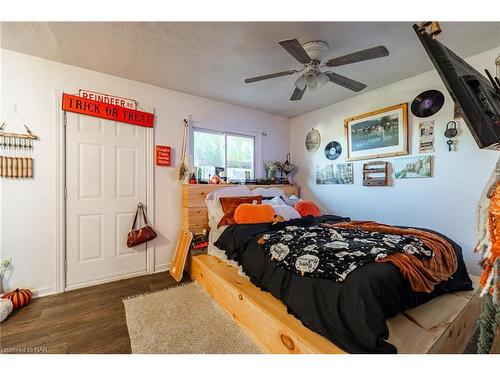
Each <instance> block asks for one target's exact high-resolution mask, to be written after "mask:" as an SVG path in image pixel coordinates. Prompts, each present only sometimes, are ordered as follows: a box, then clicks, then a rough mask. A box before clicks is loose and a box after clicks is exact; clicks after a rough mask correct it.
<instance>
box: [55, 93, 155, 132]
mask: <svg viewBox="0 0 500 375" xmlns="http://www.w3.org/2000/svg"><path fill="white" fill-rule="evenodd" d="M62 109H63V111H68V112H75V113H79V114H82V115H87V116H93V117H99V118H103V119H106V120H111V121H118V122H124V123H127V124H131V125H136V126H143V127H146V128H152V127H153V126H154V122H155V116H154V114H153V113H148V112H143V111H137V110H134V109H129V108H126V107H122V106H119V105H114V104H108V103H104V102H99V101H96V100H90V99H87V98H84V97H80V96H76V95H69V94H66V93H65V94H63V98H62Z"/></svg>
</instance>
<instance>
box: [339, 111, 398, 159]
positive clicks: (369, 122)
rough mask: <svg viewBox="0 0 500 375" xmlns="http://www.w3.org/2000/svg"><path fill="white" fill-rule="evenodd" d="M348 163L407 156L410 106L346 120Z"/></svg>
mask: <svg viewBox="0 0 500 375" xmlns="http://www.w3.org/2000/svg"><path fill="white" fill-rule="evenodd" d="M344 131H345V137H346V143H347V160H363V159H374V158H386V157H391V156H400V155H408V104H407V103H401V104H398V105H394V106H392V107H387V108H382V109H379V110H378V111H373V112H369V113H365V114H362V115H359V116H355V117H351V118H348V119H345V120H344Z"/></svg>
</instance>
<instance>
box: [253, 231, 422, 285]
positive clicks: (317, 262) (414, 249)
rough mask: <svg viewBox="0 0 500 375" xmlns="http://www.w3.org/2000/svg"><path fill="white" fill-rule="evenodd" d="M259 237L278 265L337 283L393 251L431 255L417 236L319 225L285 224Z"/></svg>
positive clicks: (419, 255) (418, 255) (420, 256)
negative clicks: (333, 280) (357, 269)
mask: <svg viewBox="0 0 500 375" xmlns="http://www.w3.org/2000/svg"><path fill="white" fill-rule="evenodd" d="M262 240H263V241H265V245H264V249H265V250H266V251H267V252H269V254H270V256H271V259H272V260H273V261H274V262H275V263H277V264H278V265H279V266H281V267H283V268H285V269H287V270H290V271H292V272H296V273H299V274H300V275H301V276H309V277H322V278H326V279H335V280H336V281H338V282H342V281H344V280H345V279H346V277H347V275H349V273H351V272H352V271H354V270H355V269H356V268H359V267H361V266H363V265H365V264H367V263H371V262H374V261H376V260H378V259H381V258H384V257H386V256H387V255H390V254H393V253H406V254H411V255H414V256H416V257H417V258H420V259H429V258H431V257H432V250H431V249H429V248H428V247H426V246H425V245H424V243H423V242H422V241H421V240H420V239H418V238H417V237H413V236H404V235H403V236H400V235H396V234H384V233H378V232H369V231H365V230H360V229H352V228H343V229H340V228H331V227H327V226H323V225H322V224H317V225H310V226H296V225H287V226H285V227H284V228H283V229H280V230H277V231H273V232H271V233H266V234H264V235H263V236H262Z"/></svg>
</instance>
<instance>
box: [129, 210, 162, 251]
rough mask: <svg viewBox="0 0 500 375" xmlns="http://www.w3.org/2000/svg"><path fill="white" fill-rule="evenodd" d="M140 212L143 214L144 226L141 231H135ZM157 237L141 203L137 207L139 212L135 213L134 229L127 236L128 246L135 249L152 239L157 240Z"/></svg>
mask: <svg viewBox="0 0 500 375" xmlns="http://www.w3.org/2000/svg"><path fill="white" fill-rule="evenodd" d="M139 211H141V212H142V217H143V218H144V226H143V227H141V228H139V229H135V225H136V224H137V216H138V215H139ZM157 236H158V235H157V234H156V232H155V231H154V229H153V228H151V227H150V226H149V222H148V218H147V216H146V213H145V212H144V206H143V204H142V203H139V204H138V205H137V210H136V211H135V216H134V223H133V224H132V229H131V230H130V232H128V235H127V246H128V247H134V246H137V245H140V244H142V243H144V242H147V241H151V240H152V239H155V238H156V237H157Z"/></svg>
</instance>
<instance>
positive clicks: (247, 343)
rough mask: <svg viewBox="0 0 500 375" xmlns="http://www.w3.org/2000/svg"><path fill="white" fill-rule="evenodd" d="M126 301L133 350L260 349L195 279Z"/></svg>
mask: <svg viewBox="0 0 500 375" xmlns="http://www.w3.org/2000/svg"><path fill="white" fill-rule="evenodd" d="M123 303H124V305H125V315H126V319H127V327H128V332H129V336H130V345H131V347H132V353H134V354H136V353H137V354H138V353H142V354H156V353H158V354H159V353H166V354H257V353H261V351H260V350H259V348H258V347H257V346H256V345H255V344H254V343H253V341H252V340H251V339H250V338H249V337H248V336H247V335H246V333H245V332H244V331H243V330H242V329H241V328H240V327H239V326H238V325H237V324H236V323H235V322H234V321H233V320H232V319H231V318H230V317H229V315H228V314H227V313H226V312H225V311H224V310H222V308H221V307H220V306H219V305H218V304H217V303H216V302H215V301H214V300H213V299H212V298H211V297H210V296H209V295H208V294H207V293H206V292H205V291H204V290H203V289H202V288H201V287H200V286H199V285H198V284H197V283H196V282H190V283H186V284H182V285H180V286H177V287H173V288H169V289H166V290H162V291H159V292H154V293H151V294H145V295H141V296H137V297H130V298H127V299H125V300H124V301H123Z"/></svg>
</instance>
